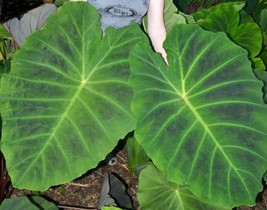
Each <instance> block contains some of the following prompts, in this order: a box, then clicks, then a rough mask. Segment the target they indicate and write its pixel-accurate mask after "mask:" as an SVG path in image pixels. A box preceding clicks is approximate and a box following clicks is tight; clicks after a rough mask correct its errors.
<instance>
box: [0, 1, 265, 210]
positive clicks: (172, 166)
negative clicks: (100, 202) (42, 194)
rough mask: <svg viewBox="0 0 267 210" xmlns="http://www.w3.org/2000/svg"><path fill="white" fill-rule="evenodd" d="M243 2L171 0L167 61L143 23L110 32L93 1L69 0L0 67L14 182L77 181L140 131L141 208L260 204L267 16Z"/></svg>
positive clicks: (42, 185)
mask: <svg viewBox="0 0 267 210" xmlns="http://www.w3.org/2000/svg"><path fill="white" fill-rule="evenodd" d="M244 6H245V3H240V2H237V3H222V4H218V5H217V6H214V7H211V8H208V9H203V10H200V11H198V12H196V13H194V14H191V15H185V14H183V13H180V12H178V11H177V9H176V8H175V7H174V5H173V3H172V2H171V1H166V10H165V14H166V16H168V17H169V20H168V27H167V28H168V34H167V38H166V41H165V42H164V48H165V50H166V52H167V54H168V57H167V59H168V65H166V63H165V62H164V61H163V60H162V58H161V56H160V54H158V53H155V52H154V51H153V50H152V48H151V45H150V43H149V40H148V38H147V36H146V34H145V33H144V31H142V30H141V29H140V27H139V26H138V25H136V24H132V25H130V26H128V27H125V28H122V29H113V28H108V29H107V31H106V34H105V36H104V37H103V36H102V31H101V28H100V21H99V19H100V17H99V14H98V12H97V11H96V10H95V9H94V8H93V7H91V6H90V5H89V4H88V3H85V2H75V3H74V2H72V3H71V2H65V3H64V5H63V6H60V7H59V9H58V11H57V12H55V14H53V15H51V16H50V17H49V18H48V21H47V22H46V23H45V24H44V27H43V28H42V30H37V31H36V32H34V33H32V34H31V35H30V36H29V37H28V38H27V39H26V40H24V41H23V43H22V44H21V47H20V49H19V50H18V51H16V52H15V54H14V56H13V58H12V64H11V69H10V72H8V73H3V74H2V75H1V89H0V95H1V104H0V111H1V116H2V139H1V151H2V152H3V154H4V156H5V159H6V165H7V170H8V173H9V175H10V178H11V181H12V183H13V185H14V186H15V187H17V188H20V189H30V190H35V191H44V190H46V189H48V188H49V187H51V186H54V185H59V184H62V183H66V182H69V181H71V180H73V179H75V178H77V177H79V176H81V175H82V174H84V173H85V172H86V171H88V170H89V169H93V168H95V167H96V166H97V164H98V163H99V162H100V161H101V160H103V159H104V158H105V156H106V155H107V154H108V153H109V152H110V151H112V149H113V148H114V147H115V146H116V144H117V143H118V141H119V139H122V138H124V137H125V136H126V135H127V134H129V133H130V132H132V131H133V130H134V139H135V140H136V141H137V142H138V144H139V145H140V147H139V146H138V145H136V144H132V147H133V148H137V150H138V151H139V150H140V152H142V157H143V158H140V161H141V162H142V161H144V162H145V163H144V162H142V163H140V167H138V166H134V165H133V166H131V167H132V168H138V173H139V172H140V171H141V172H140V175H139V176H140V177H139V189H138V193H137V194H138V200H139V203H140V206H141V209H170V210H173V209H185V210H199V209H210V210H215V209H218V210H221V209H224V210H226V209H232V208H234V207H236V206H240V205H248V206H252V205H254V204H255V198H256V195H257V193H259V192H260V191H261V190H262V178H263V176H264V173H265V171H266V169H267V153H266V148H267V124H266V116H267V106H266V104H265V103H264V98H265V101H266V96H265V95H266V92H262V90H264V89H263V86H264V84H266V71H265V70H266V67H265V63H264V60H263V58H264V57H265V55H266V40H265V38H266V28H267V27H266V19H267V18H266V16H267V15H266V9H263V11H262V16H261V24H259V23H257V22H255V21H254V20H253V19H252V17H251V16H250V15H249V14H248V13H246V12H245V10H244V9H243V8H244ZM226 14H227V15H226ZM263 26H264V27H263ZM264 79H265V81H264ZM262 80H263V81H262ZM131 140H132V139H131ZM141 147H142V148H141ZM129 154H131V156H134V155H133V154H139V153H138V152H134V151H132V152H131V151H129ZM133 158H134V157H133ZM150 160H151V163H148V161H150ZM138 161H139V160H138V159H136V160H134V161H132V163H134V164H136V165H138ZM130 162H131V161H130ZM152 163H153V164H152ZM33 199H36V200H35V202H34V203H36V202H38V201H39V200H38V199H39V198H38V197H37V198H36V197H34V198H33ZM6 200H7V202H11V201H10V200H8V199H6ZM24 201H25V202H29V200H24ZM40 201H41V202H44V201H43V200H40ZM7 202H4V203H3V205H10V203H7ZM19 202H22V203H19ZM16 203H17V204H19V205H24V203H23V200H17V201H16ZM43 204H44V205H48V204H47V203H43ZM40 206H41V205H40ZM2 208H4V207H2ZM49 208H51V209H54V208H55V206H50V207H49ZM104 208H105V209H108V208H107V207H104ZM110 208H114V209H115V207H110Z"/></svg>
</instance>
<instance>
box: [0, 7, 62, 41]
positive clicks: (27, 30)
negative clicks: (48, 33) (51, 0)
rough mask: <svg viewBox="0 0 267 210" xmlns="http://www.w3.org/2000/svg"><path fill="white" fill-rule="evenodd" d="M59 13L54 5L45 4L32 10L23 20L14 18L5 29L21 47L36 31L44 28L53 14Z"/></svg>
mask: <svg viewBox="0 0 267 210" xmlns="http://www.w3.org/2000/svg"><path fill="white" fill-rule="evenodd" d="M56 11H57V7H56V6H55V5H54V4H44V5H42V6H39V7H37V8H35V9H33V10H30V11H29V12H27V13H26V14H24V15H23V16H22V18H21V19H18V18H12V19H10V20H8V21H7V22H5V23H4V26H5V28H6V29H7V30H8V32H9V33H10V34H11V35H12V36H13V39H14V41H15V42H16V43H17V44H18V45H19V46H20V45H21V44H22V42H23V41H24V40H25V39H26V38H27V37H28V36H29V35H30V34H32V33H33V32H34V31H36V30H38V29H40V28H42V27H43V25H44V24H45V23H46V21H47V19H48V18H49V17H50V15H51V14H53V13H55V12H56Z"/></svg>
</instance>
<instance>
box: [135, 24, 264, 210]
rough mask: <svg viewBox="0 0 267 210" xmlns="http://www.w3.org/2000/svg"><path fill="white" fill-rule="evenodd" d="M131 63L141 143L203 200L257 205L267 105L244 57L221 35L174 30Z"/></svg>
mask: <svg viewBox="0 0 267 210" xmlns="http://www.w3.org/2000/svg"><path fill="white" fill-rule="evenodd" d="M164 46H165V49H166V52H167V54H168V63H169V66H167V65H165V63H164V62H163V61H162V59H161V56H160V55H159V54H155V53H153V52H152V50H151V48H150V46H149V45H145V44H140V45H138V46H136V47H135V49H134V50H133V51H132V53H131V56H130V60H131V67H132V76H131V79H130V84H131V85H132V87H133V89H134V92H135V98H134V101H133V105H132V109H133V112H134V115H135V117H136V119H137V128H136V131H135V136H136V139H137V140H138V141H139V143H140V144H141V146H142V147H143V148H144V150H145V151H146V152H147V154H148V156H149V157H150V158H151V159H152V161H153V163H155V165H156V166H157V167H158V168H159V169H160V170H162V171H163V173H164V175H165V176H166V177H167V178H168V179H169V180H171V181H173V182H176V183H178V184H188V185H189V187H190V189H191V190H192V192H193V193H194V194H195V195H196V196H198V197H200V198H201V199H203V200H204V201H206V202H209V203H214V204H218V205H220V206H223V205H225V207H227V208H232V207H234V206H238V205H239V204H248V205H253V204H254V199H255V197H256V194H257V193H258V192H260V191H261V188H262V184H261V178H262V175H263V173H264V171H265V170H266V164H267V153H266V147H267V142H266V138H267V124H266V116H267V106H266V105H265V104H264V103H263V100H262V93H261V88H262V82H261V81H259V80H257V79H256V77H255V76H254V74H253V72H252V69H251V67H250V62H249V60H248V58H247V52H246V50H244V49H243V48H241V47H239V46H237V45H235V44H234V43H232V42H231V41H229V39H228V38H227V36H226V35H225V34H224V33H213V32H208V31H205V30H203V29H201V28H200V27H199V26H197V25H177V26H175V27H174V29H173V30H172V31H171V32H170V33H169V34H168V36H167V39H166V42H165V44H164Z"/></svg>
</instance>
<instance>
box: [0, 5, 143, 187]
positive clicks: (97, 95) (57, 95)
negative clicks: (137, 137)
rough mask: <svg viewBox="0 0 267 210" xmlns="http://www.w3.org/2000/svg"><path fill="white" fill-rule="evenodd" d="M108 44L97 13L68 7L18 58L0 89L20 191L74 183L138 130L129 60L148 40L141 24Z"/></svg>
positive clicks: (9, 156) (5, 144)
mask: <svg viewBox="0 0 267 210" xmlns="http://www.w3.org/2000/svg"><path fill="white" fill-rule="evenodd" d="M101 38H102V31H101V28H100V21H99V14H98V12H97V11H96V10H95V9H94V8H93V7H92V6H90V5H89V4H88V3H82V2H79V3H78V2H76V3H70V2H66V3H65V4H64V6H62V7H61V8H60V9H59V11H58V12H57V13H56V14H54V15H53V16H51V18H50V19H49V21H48V22H47V24H46V25H45V28H44V29H42V30H41V31H38V32H36V33H34V34H32V35H31V36H30V37H29V38H28V39H27V40H26V42H25V43H24V44H23V46H22V48H21V49H20V50H19V51H18V52H17V53H16V55H15V56H14V61H13V63H12V70H11V72H10V74H7V75H4V76H3V78H2V82H1V86H2V87H1V98H2V101H1V111H2V118H3V133H2V142H1V149H2V151H3V153H4V155H5V158H6V163H7V168H8V172H9V175H10V177H11V179H12V182H13V184H14V185H15V186H16V187H18V188H27V189H32V190H39V191H42V190H45V189H46V188H48V187H49V186H51V185H55V184H59V183H64V182H68V181H70V180H72V179H74V178H76V177H78V176H80V175H82V174H83V173H85V172H86V171H87V170H88V169H90V168H93V167H95V166H96V165H97V164H98V163H99V161H100V160H102V159H104V158H105V155H107V153H108V152H110V151H111V150H112V149H113V148H114V147H115V145H116V144H117V141H118V140H119V139H121V138H123V137H124V136H125V135H126V134H127V133H128V132H130V131H132V130H133V129H134V128H135V121H134V119H133V116H132V114H131V111H130V104H131V101H132V97H133V91H132V89H131V87H130V86H129V85H128V78H129V76H130V67H129V60H128V56H129V51H130V49H131V48H132V46H133V45H135V44H136V42H138V41H139V40H142V39H147V38H146V36H145V35H144V33H143V32H142V31H141V29H140V28H139V26H138V25H137V24H133V25H131V26H129V27H127V28H123V29H120V30H115V29H112V28H110V29H108V30H107V31H106V35H105V37H104V38H103V39H102V40H101Z"/></svg>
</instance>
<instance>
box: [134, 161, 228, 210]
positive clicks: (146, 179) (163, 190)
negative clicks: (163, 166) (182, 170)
mask: <svg viewBox="0 0 267 210" xmlns="http://www.w3.org/2000/svg"><path fill="white" fill-rule="evenodd" d="M137 197H138V201H139V203H140V205H141V209H142V210H146V209H155V210H157V209H158V210H161V209H164V210H173V209H178V210H198V209H205V210H226V208H223V207H218V206H211V205H208V204H206V203H203V202H201V200H200V199H199V198H198V197H196V196H195V195H194V194H192V192H191V191H190V190H189V188H188V186H186V185H181V186H179V185H178V184H176V183H173V182H170V181H168V180H166V178H165V177H164V176H163V174H162V173H161V172H160V171H159V170H158V169H157V168H156V167H155V166H154V165H152V164H150V165H149V166H147V167H146V168H145V169H143V170H142V171H141V173H140V176H139V184H138V191H137Z"/></svg>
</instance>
